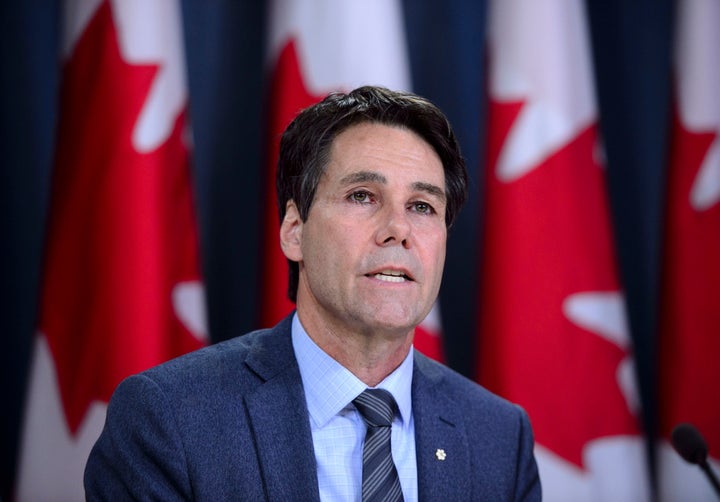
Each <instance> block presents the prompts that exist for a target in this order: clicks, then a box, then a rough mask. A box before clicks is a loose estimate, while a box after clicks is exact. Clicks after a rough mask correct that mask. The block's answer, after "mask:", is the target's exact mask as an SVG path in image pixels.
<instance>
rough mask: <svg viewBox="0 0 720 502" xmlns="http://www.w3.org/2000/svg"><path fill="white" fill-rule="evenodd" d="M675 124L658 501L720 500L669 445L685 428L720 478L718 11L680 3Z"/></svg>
mask: <svg viewBox="0 0 720 502" xmlns="http://www.w3.org/2000/svg"><path fill="white" fill-rule="evenodd" d="M675 19H676V23H677V24H676V29H675V37H676V39H675V46H674V47H675V50H674V52H675V54H674V62H675V64H674V69H675V72H674V73H675V88H676V92H675V116H674V121H673V133H672V144H671V152H670V166H669V173H668V185H667V187H668V188H667V190H668V191H667V215H666V216H667V219H666V235H665V249H664V277H663V293H662V308H661V309H660V311H661V323H660V337H661V338H660V392H659V400H660V433H661V435H662V438H663V440H662V441H661V442H660V444H659V446H658V452H659V461H658V467H659V474H658V479H659V484H660V495H661V497H662V500H664V501H667V502H673V501H676V500H693V501H703V500H717V496H716V495H715V494H714V492H713V490H712V487H711V485H710V484H709V482H708V480H707V479H705V475H704V474H703V473H702V472H701V470H700V469H699V468H698V467H697V466H693V465H690V464H688V463H686V462H685V461H684V460H682V459H681V458H680V457H679V456H678V455H677V454H676V453H675V452H674V451H673V450H672V448H671V446H670V444H669V442H668V440H669V437H670V432H671V431H672V429H673V427H675V426H676V425H677V424H679V423H682V422H689V423H691V424H693V425H695V426H696V427H697V428H698V430H700V431H701V433H702V434H703V436H704V437H705V439H706V441H707V444H708V450H709V455H710V457H709V459H708V460H709V462H710V465H711V466H712V467H713V468H714V470H715V472H716V473H718V474H719V475H720V391H718V382H720V365H718V356H719V355H720V303H719V302H718V298H719V297H720V92H719V90H720V3H719V2H717V1H716V0H697V1H693V2H678V4H677V15H676V18H675Z"/></svg>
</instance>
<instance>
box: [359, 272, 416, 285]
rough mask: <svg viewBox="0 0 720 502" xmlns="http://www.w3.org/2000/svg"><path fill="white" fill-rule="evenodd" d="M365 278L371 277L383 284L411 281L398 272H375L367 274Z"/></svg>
mask: <svg viewBox="0 0 720 502" xmlns="http://www.w3.org/2000/svg"><path fill="white" fill-rule="evenodd" d="M367 277H372V278H374V279H378V280H380V281H385V282H405V281H412V280H413V279H412V278H411V277H409V276H408V275H407V274H405V273H404V272H401V271H400V270H381V271H380V272H376V273H374V274H367Z"/></svg>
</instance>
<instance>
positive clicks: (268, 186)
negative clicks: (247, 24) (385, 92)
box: [261, 38, 324, 326]
mask: <svg viewBox="0 0 720 502" xmlns="http://www.w3.org/2000/svg"><path fill="white" fill-rule="evenodd" d="M295 45H296V43H295V39H294V38H291V39H289V40H288V42H287V43H286V44H285V46H284V47H283V49H282V51H281V52H280V55H279V56H278V60H277V64H276V66H275V69H274V72H273V77H272V83H271V87H270V100H269V104H270V109H269V117H270V123H269V131H270V132H269V136H268V137H269V149H270V150H269V152H270V153H269V155H268V159H269V165H268V170H267V178H266V183H265V190H266V192H265V193H266V194H267V196H266V198H265V237H264V263H263V284H262V301H261V305H262V313H261V323H262V324H263V325H264V326H272V325H274V324H275V323H277V322H278V321H280V320H281V319H282V318H283V317H285V316H286V315H288V314H289V313H290V312H291V311H292V310H293V309H294V308H295V305H294V304H293V303H292V302H291V301H290V300H289V299H288V297H287V290H288V265H287V259H286V258H285V255H284V254H283V253H282V250H281V248H280V221H279V216H278V208H277V196H276V193H275V171H276V168H277V162H278V157H279V151H280V137H281V136H282V133H283V131H285V128H286V127H287V126H288V125H289V124H290V122H292V120H293V119H294V118H295V116H296V115H297V114H298V113H299V112H300V110H302V109H303V108H306V107H308V106H310V105H312V104H314V103H317V102H319V101H321V100H322V99H323V97H324V96H316V95H313V94H311V93H310V91H309V90H308V88H307V86H306V85H305V81H304V80H303V74H302V70H301V68H300V63H299V61H298V55H297V49H296V47H295Z"/></svg>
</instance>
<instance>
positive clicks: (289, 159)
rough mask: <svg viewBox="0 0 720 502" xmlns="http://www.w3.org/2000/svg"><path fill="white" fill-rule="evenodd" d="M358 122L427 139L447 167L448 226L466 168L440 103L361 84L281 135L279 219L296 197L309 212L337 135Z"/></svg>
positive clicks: (293, 277)
mask: <svg viewBox="0 0 720 502" xmlns="http://www.w3.org/2000/svg"><path fill="white" fill-rule="evenodd" d="M361 123H375V124H383V125H388V126H394V127H401V128H403V129H408V130H410V131H412V132H414V133H415V134H417V135H418V136H420V137H421V138H422V139H423V140H425V141H426V142H427V143H428V144H429V145H430V146H431V147H432V148H433V150H435V153H436V154H437V155H438V157H440V160H441V161H442V164H443V170H444V171H445V191H446V193H445V195H446V198H447V206H446V211H445V224H446V225H447V227H448V228H450V227H451V226H452V223H453V221H454V220H455V217H456V216H457V213H458V212H459V211H460V208H461V207H462V205H463V204H464V203H465V199H466V198H467V171H466V169H465V161H464V160H463V158H462V155H461V153H460V146H459V144H458V142H457V140H456V139H455V134H454V133H453V130H452V128H451V127H450V123H449V122H448V120H447V118H446V117H445V115H444V114H443V113H442V112H441V111H440V109H439V108H438V107H436V106H435V105H434V104H432V103H431V102H430V101H428V100H427V99H425V98H422V97H420V96H417V95H415V94H411V93H407V92H396V91H391V90H389V89H385V88H382V87H372V86H365V87H359V88H357V89H355V90H354V91H351V92H349V93H347V94H345V93H340V92H336V93H332V94H330V95H328V96H327V97H326V98H325V99H324V100H322V101H321V102H319V103H317V104H315V105H312V106H310V107H308V108H306V109H304V110H302V111H301V112H300V113H299V114H298V116H297V117H295V119H294V120H293V121H292V122H291V123H290V125H289V126H288V127H287V129H285V132H284V133H283V135H282V138H281V139H280V157H279V159H278V167H277V175H276V178H275V183H276V190H277V202H278V209H279V211H280V223H281V224H282V220H283V218H284V217H285V210H286V208H287V203H288V201H290V200H293V201H294V202H295V205H296V206H297V208H298V212H299V213H300V218H301V220H302V221H306V220H307V217H308V214H309V212H310V206H311V205H312V202H313V199H314V197H315V192H316V190H317V187H318V184H319V183H320V178H321V176H322V175H323V173H324V172H325V169H326V168H327V164H328V162H329V160H330V149H331V147H332V144H333V141H334V140H335V138H336V137H337V136H338V135H339V134H340V133H341V132H343V131H344V130H346V129H348V128H349V127H351V126H354V125H357V124H361ZM288 263H289V266H290V282H289V286H288V297H289V298H290V299H291V300H292V301H293V302H294V301H296V297H297V288H298V280H299V265H298V263H297V262H294V261H292V260H288Z"/></svg>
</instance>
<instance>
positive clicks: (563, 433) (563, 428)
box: [479, 102, 638, 467]
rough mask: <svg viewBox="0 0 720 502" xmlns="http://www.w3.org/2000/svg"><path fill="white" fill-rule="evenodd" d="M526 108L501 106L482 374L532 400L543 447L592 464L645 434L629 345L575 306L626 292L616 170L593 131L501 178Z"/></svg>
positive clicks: (495, 107) (495, 125) (493, 145)
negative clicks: (616, 237)
mask: <svg viewBox="0 0 720 502" xmlns="http://www.w3.org/2000/svg"><path fill="white" fill-rule="evenodd" d="M523 106H524V103H522V102H517V103H509V104H500V103H496V102H493V103H491V105H490V118H491V119H490V124H491V127H490V137H489V145H488V146H489V150H488V151H489V161H488V185H487V200H486V203H487V213H486V222H487V223H486V225H487V226H486V233H485V248H484V255H483V274H484V275H483V277H482V279H483V286H482V293H481V294H482V297H481V298H482V305H481V312H480V321H479V322H480V329H481V332H480V333H481V339H480V348H479V350H480V359H479V360H480V361H481V365H480V381H481V382H482V383H484V384H486V385H487V386H488V387H489V388H491V389H492V390H494V391H496V392H498V393H500V394H501V395H503V396H505V397H507V398H508V399H510V400H512V401H514V402H517V403H519V404H520V405H522V406H523V407H525V409H526V410H527V411H528V413H529V415H530V417H531V420H532V423H533V428H534V430H535V434H536V439H537V441H538V443H539V444H542V445H543V446H544V447H546V448H548V449H550V450H552V451H554V452H555V453H556V454H558V455H560V456H561V457H563V458H565V459H566V460H568V461H570V462H572V463H574V464H576V465H577V466H578V467H582V465H583V464H582V450H583V447H584V446H585V444H586V443H587V442H588V441H591V440H593V439H596V438H601V437H605V436H614V435H620V434H637V433H638V426H637V422H636V419H635V417H633V416H632V415H631V413H630V411H629V410H628V407H627V404H626V402H625V400H624V397H623V395H622V393H621V390H620V388H619V386H618V383H617V376H616V372H617V369H618V366H619V364H620V363H621V361H622V360H623V358H624V357H625V356H626V355H627V354H626V352H625V351H624V350H622V349H621V348H620V347H619V346H617V345H615V344H613V343H610V342H609V341H607V340H606V339H605V338H602V337H601V336H598V335H597V334H595V333H592V332H590V331H588V330H586V329H584V328H582V327H579V326H577V325H576V324H573V323H572V322H570V320H568V318H567V317H566V315H565V314H564V312H563V303H564V302H565V301H566V300H567V298H568V297H569V296H571V295H573V294H576V293H583V292H617V291H618V290H619V284H618V280H617V273H616V269H615V256H614V253H613V249H612V239H611V233H610V227H609V211H608V207H607V202H606V194H605V192H604V186H605V184H604V177H603V173H602V169H601V168H600V166H599V165H598V164H597V162H596V161H595V160H594V159H593V151H594V149H595V144H596V131H595V128H594V127H588V128H586V129H585V130H583V131H580V132H579V133H578V135H577V136H576V137H575V138H573V139H572V140H571V141H570V142H568V143H567V144H566V145H564V146H563V147H562V148H559V149H558V150H557V151H555V152H554V153H552V154H551V155H550V156H548V157H547V158H545V159H544V160H542V162H541V163H540V164H539V165H538V166H535V168H534V169H532V170H531V171H530V172H528V173H526V174H525V175H523V176H522V177H520V178H518V179H516V180H514V181H511V182H507V183H506V182H502V181H500V180H499V179H498V177H497V176H496V175H495V174H494V173H495V168H496V165H497V161H498V156H499V154H500V151H501V147H502V145H503V144H504V143H505V140H506V138H507V136H508V133H509V131H510V129H511V127H512V126H513V124H514V123H515V121H516V119H517V117H518V115H519V113H520V111H521V110H522V108H523Z"/></svg>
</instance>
